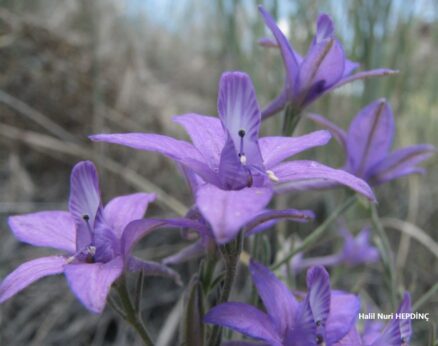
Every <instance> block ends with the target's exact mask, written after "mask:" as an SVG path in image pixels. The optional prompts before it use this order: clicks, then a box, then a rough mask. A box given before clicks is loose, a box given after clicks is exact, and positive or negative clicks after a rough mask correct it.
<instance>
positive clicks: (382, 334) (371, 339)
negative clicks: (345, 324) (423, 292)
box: [338, 292, 412, 346]
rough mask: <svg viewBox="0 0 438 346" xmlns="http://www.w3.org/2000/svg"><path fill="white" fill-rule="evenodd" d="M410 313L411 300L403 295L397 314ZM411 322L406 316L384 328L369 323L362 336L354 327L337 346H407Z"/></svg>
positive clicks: (393, 320)
mask: <svg viewBox="0 0 438 346" xmlns="http://www.w3.org/2000/svg"><path fill="white" fill-rule="evenodd" d="M411 312H412V307H411V298H410V295H409V293H407V292H406V293H405V294H404V296H403V300H402V302H401V304H400V306H399V308H398V310H397V314H409V313H411ZM411 325H412V322H411V319H410V318H409V317H407V316H404V317H401V318H397V317H396V316H395V317H394V318H393V319H392V320H391V321H390V322H389V323H388V324H387V325H386V326H385V327H383V326H382V323H380V322H371V323H368V324H367V325H366V328H365V331H364V333H363V335H360V334H359V332H358V331H357V329H356V327H353V328H352V329H351V330H350V331H349V333H348V334H347V335H346V336H345V337H344V338H343V339H342V340H341V342H340V343H339V344H338V345H339V346H342V345H345V346H350V345H355V346H408V345H409V342H410V340H411V336H412V326H411Z"/></svg>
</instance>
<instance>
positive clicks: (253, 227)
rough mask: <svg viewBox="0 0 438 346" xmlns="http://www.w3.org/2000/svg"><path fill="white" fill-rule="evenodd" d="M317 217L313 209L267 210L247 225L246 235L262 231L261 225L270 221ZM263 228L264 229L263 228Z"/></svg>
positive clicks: (300, 219)
mask: <svg viewBox="0 0 438 346" xmlns="http://www.w3.org/2000/svg"><path fill="white" fill-rule="evenodd" d="M314 218H315V214H314V213H313V211H311V210H297V209H284V210H267V211H264V212H262V213H260V214H259V215H257V216H256V217H255V218H254V219H252V220H251V221H250V222H249V223H247V224H246V225H245V229H246V232H245V235H246V236H249V235H252V234H255V233H258V232H260V231H261V230H260V229H259V226H260V225H263V224H265V223H267V222H269V221H276V222H278V221H281V220H291V221H295V222H309V221H311V220H313V219H314ZM262 230H263V229H262Z"/></svg>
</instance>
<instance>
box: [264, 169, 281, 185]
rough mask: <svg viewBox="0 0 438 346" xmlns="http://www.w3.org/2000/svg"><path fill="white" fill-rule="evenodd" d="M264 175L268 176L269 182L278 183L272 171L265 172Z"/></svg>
mask: <svg viewBox="0 0 438 346" xmlns="http://www.w3.org/2000/svg"><path fill="white" fill-rule="evenodd" d="M266 174H267V175H268V178H269V180H271V181H273V182H274V183H278V182H279V181H280V179H279V178H278V177H277V176H276V175H275V173H274V172H273V171H271V170H267V171H266Z"/></svg>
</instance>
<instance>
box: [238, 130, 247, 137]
mask: <svg viewBox="0 0 438 346" xmlns="http://www.w3.org/2000/svg"><path fill="white" fill-rule="evenodd" d="M238 133H239V136H240V137H242V138H243V137H244V136H245V133H246V132H245V130H239V132H238Z"/></svg>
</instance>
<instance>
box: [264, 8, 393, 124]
mask: <svg viewBox="0 0 438 346" xmlns="http://www.w3.org/2000/svg"><path fill="white" fill-rule="evenodd" d="M259 10H260V13H261V15H262V17H263V19H264V21H265V23H266V25H267V26H268V28H269V29H270V30H271V32H272V34H273V35H274V38H275V41H272V40H271V39H266V38H264V39H262V40H261V44H262V45H265V46H269V47H278V48H279V49H280V52H281V56H282V59H283V65H284V69H285V82H284V87H283V89H282V91H281V93H280V95H279V96H278V97H277V98H276V99H274V100H273V101H272V102H271V103H270V104H269V105H268V106H267V107H266V108H265V109H264V110H263V112H262V118H263V119H265V118H267V117H269V116H271V115H273V114H275V113H277V112H279V111H280V110H282V109H283V108H285V107H286V106H287V105H289V106H290V107H292V109H294V110H295V112H298V113H299V112H300V111H301V110H303V109H304V108H305V107H306V106H308V105H309V104H310V103H312V102H313V101H315V100H316V99H317V98H318V97H320V96H322V95H323V94H325V93H327V92H329V91H331V90H333V89H335V88H338V87H340V86H342V85H344V84H347V83H349V82H352V81H355V80H358V79H364V78H369V77H373V76H383V75H389V74H393V73H396V71H393V70H390V69H384V68H381V69H376V70H370V71H362V72H358V73H355V74H352V73H353V71H354V70H356V69H357V68H358V67H359V64H358V63H356V62H353V61H350V60H348V59H347V58H346V57H345V52H344V50H343V48H342V45H341V44H340V42H339V41H338V40H337V38H336V37H335V33H334V24H333V21H332V20H331V18H330V17H329V16H328V15H326V14H321V15H320V16H319V17H318V20H317V23H316V35H315V37H314V38H313V41H312V43H311V45H310V47H309V50H308V52H307V54H306V55H305V56H304V57H302V56H301V55H300V54H298V53H297V52H296V51H295V50H294V49H293V47H292V45H291V44H290V43H289V42H288V40H287V38H286V37H285V35H284V34H283V33H282V32H281V30H280V29H279V28H278V26H277V24H276V23H275V21H274V19H273V18H272V17H271V15H270V14H269V13H268V12H267V11H266V10H265V9H264V8H263V7H262V6H259Z"/></svg>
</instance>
